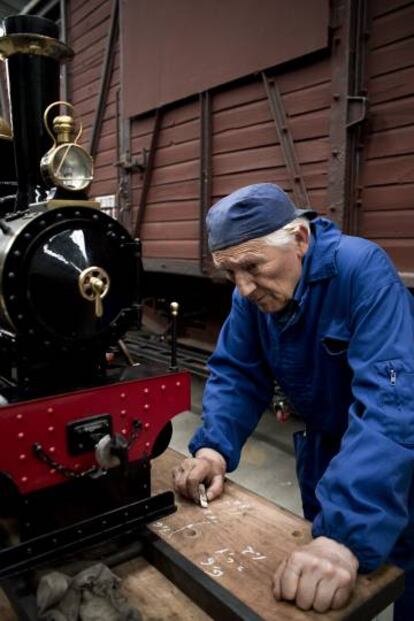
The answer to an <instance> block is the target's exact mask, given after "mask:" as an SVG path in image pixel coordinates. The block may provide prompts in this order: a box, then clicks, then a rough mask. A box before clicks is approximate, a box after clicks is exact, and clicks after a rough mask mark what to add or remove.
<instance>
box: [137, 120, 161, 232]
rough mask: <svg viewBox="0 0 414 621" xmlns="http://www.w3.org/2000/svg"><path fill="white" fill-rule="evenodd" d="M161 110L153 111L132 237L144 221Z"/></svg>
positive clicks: (139, 229) (139, 230)
mask: <svg viewBox="0 0 414 621" xmlns="http://www.w3.org/2000/svg"><path fill="white" fill-rule="evenodd" d="M161 110H162V109H161V108H157V110H156V111H155V119H154V129H153V131H152V137H151V145H150V149H149V153H148V160H147V165H146V167H145V173H144V181H143V184H142V192H141V199H140V201H139V205H138V213H137V217H136V220H135V229H134V234H133V237H138V238H139V237H140V233H141V226H142V223H143V221H144V214H145V207H146V205H147V196H148V192H149V189H150V186H151V179H152V171H153V168H154V155H155V149H156V148H157V144H158V136H159V133H160V128H161V117H162V114H161Z"/></svg>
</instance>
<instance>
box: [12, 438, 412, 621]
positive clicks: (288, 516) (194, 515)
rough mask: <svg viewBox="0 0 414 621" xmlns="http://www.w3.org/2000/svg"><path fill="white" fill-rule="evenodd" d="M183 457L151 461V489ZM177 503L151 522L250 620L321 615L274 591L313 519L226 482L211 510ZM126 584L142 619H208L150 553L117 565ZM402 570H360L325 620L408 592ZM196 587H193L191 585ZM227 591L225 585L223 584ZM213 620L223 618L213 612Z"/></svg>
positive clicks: (307, 619)
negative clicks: (345, 599)
mask: <svg viewBox="0 0 414 621" xmlns="http://www.w3.org/2000/svg"><path fill="white" fill-rule="evenodd" d="M181 459H182V456H181V455H180V454H179V453H176V452H175V451H173V450H171V449H168V450H167V451H166V452H165V453H164V454H163V455H162V456H161V457H159V458H158V459H157V460H155V461H154V462H153V492H154V493H156V492H160V491H164V490H167V489H171V470H172V468H173V466H175V465H176V464H178V463H179V462H180V461H181ZM177 505H178V510H177V512H176V513H174V514H172V515H169V516H167V517H165V518H163V519H162V520H160V521H158V522H154V523H152V524H151V525H150V526H149V530H150V531H151V532H152V533H154V534H156V535H157V537H159V538H160V539H161V540H162V542H165V543H166V544H168V547H169V548H172V549H173V550H175V551H177V552H178V553H179V554H180V555H183V556H184V557H185V558H186V559H188V560H190V561H192V563H193V564H194V566H195V567H196V568H198V570H201V571H202V572H204V573H205V574H206V575H207V576H209V577H210V578H211V580H213V581H214V583H217V584H218V585H220V587H223V588H224V589H225V590H226V591H225V592H229V594H230V596H235V597H236V598H237V599H238V600H240V602H241V603H242V605H243V606H244V609H245V610H248V611H251V616H249V615H246V619H249V618H252V619H253V618H254V619H263V621H275V620H276V619H277V620H278V621H285V620H286V621H311V620H318V621H320V620H321V618H322V616H321V615H320V614H318V613H316V612H303V611H301V610H299V609H297V608H296V607H295V606H293V605H292V604H289V603H285V602H276V601H275V600H274V599H273V597H272V593H271V583H272V575H273V572H274V570H275V568H276V567H277V565H278V563H279V561H280V560H281V559H282V558H283V557H285V556H286V555H287V554H289V553H290V552H291V551H292V550H294V549H295V548H297V547H298V546H300V545H302V544H304V543H306V542H308V541H309V540H310V525H309V523H308V522H306V521H305V520H303V519H301V518H299V517H297V516H295V515H294V514H292V513H290V512H289V511H286V510H284V509H281V508H280V507H277V506H276V505H274V504H273V503H271V502H269V501H267V500H265V499H263V498H261V497H260V496H257V495H256V494H254V493H252V492H249V491H248V490H246V489H244V488H242V487H240V486H239V485H237V484H235V483H232V482H231V481H228V482H227V484H226V493H225V494H224V495H223V497H222V498H220V499H218V500H216V501H214V502H213V503H211V504H210V505H209V507H208V509H202V508H201V507H199V506H197V505H195V504H194V503H191V502H189V501H186V500H185V499H182V498H177ZM116 573H117V574H118V575H119V576H120V577H121V578H122V579H123V588H124V590H125V592H126V594H127V595H128V598H129V600H130V602H131V604H134V605H136V607H137V608H138V609H139V610H140V611H141V614H142V616H143V619H144V621H163V620H165V621H207V620H208V619H214V618H215V617H214V615H213V616H209V615H208V614H207V613H206V612H205V610H203V609H202V605H200V607H199V606H197V605H196V604H195V603H193V602H192V601H191V600H190V599H189V598H188V597H187V596H186V595H184V593H183V592H181V590H179V589H178V588H177V586H175V585H174V584H173V583H172V582H171V581H169V580H168V579H167V578H166V577H164V576H163V575H162V574H161V573H160V572H159V571H158V570H157V569H155V567H153V566H151V564H149V563H148V562H147V561H146V560H145V559H144V558H141V557H140V558H137V559H134V560H132V561H129V562H127V563H123V564H122V565H119V566H117V568H116ZM402 588H403V576H402V571H401V570H399V569H397V568H396V567H384V568H382V569H380V570H378V571H377V572H375V573H373V574H370V575H367V576H359V577H358V582H357V586H356V590H355V593H354V596H353V598H352V601H351V602H350V604H349V605H348V606H347V607H346V608H344V609H342V610H340V611H336V612H330V613H325V614H324V615H323V619H324V621H339V620H340V619H341V620H344V621H345V620H346V621H351V620H358V619H363V620H364V621H366V620H368V619H372V618H373V617H374V616H376V615H377V614H378V613H379V612H380V611H381V610H383V609H384V608H385V607H386V606H387V605H389V604H390V603H391V602H392V601H393V600H394V599H395V598H396V597H397V596H398V595H399V593H400V592H401V591H402ZM190 590H191V589H190ZM222 592H223V589H222ZM0 619H1V621H15V620H16V617H15V616H14V613H13V612H12V611H11V610H10V608H9V606H8V604H7V602H6V601H5V600H4V601H2V600H1V598H0ZM215 621H222V619H221V618H217V617H216V618H215Z"/></svg>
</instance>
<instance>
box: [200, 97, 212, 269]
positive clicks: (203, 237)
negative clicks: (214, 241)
mask: <svg viewBox="0 0 414 621" xmlns="http://www.w3.org/2000/svg"><path fill="white" fill-rule="evenodd" d="M210 205H211V97H210V93H209V91H205V92H204V93H201V94H200V246H199V252H200V270H201V272H202V273H204V274H205V273H207V271H208V263H207V262H208V256H209V252H208V239H207V229H206V215H207V211H208V210H209V208H210Z"/></svg>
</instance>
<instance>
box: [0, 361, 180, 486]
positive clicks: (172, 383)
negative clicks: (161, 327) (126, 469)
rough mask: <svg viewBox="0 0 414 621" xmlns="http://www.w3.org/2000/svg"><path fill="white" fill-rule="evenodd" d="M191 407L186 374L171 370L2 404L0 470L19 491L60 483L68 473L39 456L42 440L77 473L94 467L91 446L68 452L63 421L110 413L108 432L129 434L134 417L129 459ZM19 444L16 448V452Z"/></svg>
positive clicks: (147, 452)
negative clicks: (136, 427)
mask: <svg viewBox="0 0 414 621" xmlns="http://www.w3.org/2000/svg"><path fill="white" fill-rule="evenodd" d="M188 409H190V375H189V373H187V372H177V373H170V374H168V375H163V376H162V377H149V378H145V379H136V380H132V381H125V382H122V383H116V384H113V385H111V384H109V385H106V386H100V387H95V388H92V389H86V390H80V391H77V392H74V393H68V394H63V395H62V394H59V395H57V396H52V397H47V398H42V399H35V400H33V401H26V402H20V403H15V404H12V405H7V406H5V407H2V408H1V409H0V472H2V473H4V474H6V475H7V476H8V477H10V478H11V479H12V480H13V482H14V484H15V485H16V487H17V488H18V490H19V491H20V493H21V494H28V493H30V492H34V491H38V490H41V489H44V488H49V487H52V486H55V485H57V484H59V483H64V482H66V481H67V478H66V477H65V476H64V475H63V474H61V473H60V472H59V471H57V470H56V469H55V468H50V467H49V466H48V465H47V464H46V463H44V462H43V461H40V460H39V458H38V457H37V456H36V455H35V452H34V447H35V446H36V445H41V447H42V449H43V451H44V452H45V453H46V454H47V455H48V456H49V457H50V459H51V460H53V461H56V462H58V463H59V464H62V465H63V466H65V467H66V468H68V469H72V470H74V471H78V472H82V471H84V470H87V469H89V468H91V467H93V466H94V465H95V464H96V462H95V455H94V452H93V451H89V452H85V453H83V454H80V455H71V454H70V452H69V449H68V442H67V425H68V423H72V422H73V421H81V420H82V419H88V418H90V417H93V416H98V415H102V414H106V415H109V416H111V418H112V425H113V429H112V433H118V434H122V435H123V436H124V437H125V438H126V439H128V437H130V436H131V434H132V432H133V428H134V421H139V423H140V425H139V431H138V435H137V438H136V441H135V442H134V443H133V444H132V445H131V448H130V450H129V452H128V461H129V462H132V461H137V460H139V459H142V458H145V457H149V456H151V453H152V449H153V447H154V443H155V441H156V439H157V437H158V435H159V433H160V432H161V431H162V429H163V428H164V427H165V425H166V424H167V423H168V422H169V421H170V419H171V418H173V417H174V416H176V415H177V414H179V413H180V412H183V411H185V410H188ZM16 446H18V447H19V448H18V451H16Z"/></svg>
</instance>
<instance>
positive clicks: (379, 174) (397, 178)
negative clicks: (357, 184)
mask: <svg viewBox="0 0 414 621" xmlns="http://www.w3.org/2000/svg"><path fill="white" fill-rule="evenodd" d="M413 181H414V158H413V157H406V156H405V155H398V156H395V157H384V158H382V159H379V160H369V161H368V162H366V165H365V174H364V182H365V185H366V186H370V185H388V184H391V183H412V182H413Z"/></svg>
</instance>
